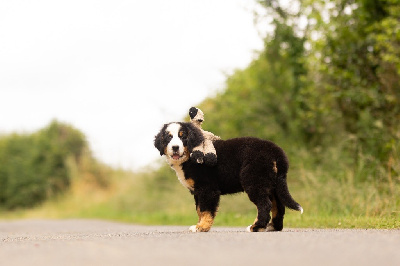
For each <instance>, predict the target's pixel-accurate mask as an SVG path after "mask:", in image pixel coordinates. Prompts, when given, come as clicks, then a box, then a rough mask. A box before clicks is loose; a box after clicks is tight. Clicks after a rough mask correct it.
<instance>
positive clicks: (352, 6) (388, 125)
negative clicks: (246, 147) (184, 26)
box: [200, 0, 400, 216]
mask: <svg viewBox="0 0 400 266" xmlns="http://www.w3.org/2000/svg"><path fill="white" fill-rule="evenodd" d="M291 2H292V4H291V5H290V7H289V8H285V7H284V6H282V5H280V2H279V1H260V3H261V4H262V5H263V6H264V7H265V8H266V9H267V13H268V16H269V17H272V18H273V22H272V23H273V25H274V32H273V33H272V34H269V35H268V36H267V37H266V39H265V48H264V50H263V51H261V52H260V53H259V54H258V56H257V57H256V59H255V60H253V62H252V63H251V64H250V65H249V66H248V67H247V68H245V69H243V70H237V71H235V73H234V74H233V75H232V76H229V77H228V79H227V82H226V86H225V88H224V89H223V90H222V91H221V92H220V93H219V94H217V95H216V96H215V97H213V98H209V99H206V100H205V101H204V102H203V103H202V104H201V106H200V108H201V109H203V111H204V113H205V114H206V121H205V124H204V127H205V128H206V130H210V131H212V132H214V133H216V134H217V135H220V136H221V137H222V138H231V137H237V136H244V135H252V136H257V137H261V138H267V139H270V140H273V141H275V142H277V143H278V144H279V145H280V146H282V147H283V148H284V149H285V150H286V152H287V153H288V154H289V158H290V161H291V165H292V166H291V173H290V176H294V177H297V178H295V179H294V180H292V181H291V179H290V178H289V183H290V182H294V191H295V193H294V194H295V195H296V193H300V195H302V193H303V192H302V191H303V190H305V192H304V193H306V195H307V196H309V197H313V198H312V199H310V198H307V197H306V196H304V197H302V196H300V199H298V200H299V202H305V205H306V206H305V209H307V207H308V208H309V209H310V210H311V211H312V212H315V213H319V214H321V215H323V214H325V215H344V214H346V215H350V214H353V215H373V216H376V215H377V216H380V215H389V216H390V215H393V214H395V215H396V214H397V213H398V208H399V206H400V202H399V200H398V198H399V183H400V176H399V175H400V168H399V165H400V156H399V149H400V123H398V121H400V76H399V73H400V61H399V60H400V59H399V58H400V19H399V18H400V8H399V6H400V5H399V4H400V1H398V0H397V1H396V0H390V1H374V0H352V1H347V0H334V1H320V0H308V1H291ZM293 3H295V4H293ZM296 3H297V5H296ZM293 6H298V9H296V8H291V7H293ZM301 25H303V26H301ZM300 177H301V178H300ZM289 186H290V184H289ZM338 190H339V191H341V192H338ZM295 198H296V196H295ZM344 199H345V200H344ZM302 200H303V201H302Z"/></svg>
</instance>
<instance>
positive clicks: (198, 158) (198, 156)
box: [190, 151, 204, 164]
mask: <svg viewBox="0 0 400 266" xmlns="http://www.w3.org/2000/svg"><path fill="white" fill-rule="evenodd" d="M190 159H192V161H194V162H196V163H198V164H202V163H203V162H204V153H202V152H201V151H194V152H192V153H191V154H190Z"/></svg>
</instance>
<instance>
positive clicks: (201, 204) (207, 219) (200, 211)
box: [189, 190, 221, 232]
mask: <svg viewBox="0 0 400 266" xmlns="http://www.w3.org/2000/svg"><path fill="white" fill-rule="evenodd" d="M220 194H221V193H220V192H219V191H209V190H206V191H205V190H202V191H200V192H198V193H196V191H195V193H194V200H195V203H196V211H197V215H198V216H199V221H198V223H197V224H196V225H192V226H191V227H190V228H189V230H190V231H191V232H208V231H210V229H211V226H212V225H213V223H214V218H215V216H216V214H217V209H218V205H219V198H220Z"/></svg>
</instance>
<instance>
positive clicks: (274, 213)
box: [267, 197, 278, 232]
mask: <svg viewBox="0 0 400 266" xmlns="http://www.w3.org/2000/svg"><path fill="white" fill-rule="evenodd" d="M271 202H272V208H271V213H272V217H271V221H270V222H269V223H268V225H267V231H268V232H271V231H275V227H274V221H273V219H274V218H275V217H276V216H277V215H278V206H277V205H276V200H275V197H273V198H272V200H271Z"/></svg>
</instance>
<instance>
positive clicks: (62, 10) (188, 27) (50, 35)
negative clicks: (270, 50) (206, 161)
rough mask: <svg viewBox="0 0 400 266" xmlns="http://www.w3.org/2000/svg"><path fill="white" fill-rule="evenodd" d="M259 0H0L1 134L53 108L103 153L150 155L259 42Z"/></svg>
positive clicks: (140, 160) (39, 119)
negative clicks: (173, 124) (165, 129)
mask: <svg viewBox="0 0 400 266" xmlns="http://www.w3.org/2000/svg"><path fill="white" fill-rule="evenodd" d="M254 8H256V4H255V0H203V1H198V0H197V1H194V0H170V1H165V0H152V1H143V0H131V1H119V0H68V1H54V0H42V1H37V0H25V1H22V0H12V1H1V2H0V134H5V133H10V132H32V131H34V130H37V129H39V128H42V127H44V126H46V125H48V124H49V123H50V121H51V120H52V119H54V118H55V119H57V120H59V121H61V122H67V123H70V124H72V125H73V126H75V127H77V128H78V129H80V130H81V131H82V132H83V133H84V134H85V135H86V136H87V138H88V140H89V143H90V145H91V148H92V150H93V151H94V154H95V156H96V157H97V158H99V159H100V160H102V161H103V162H105V163H107V164H110V165H112V166H116V167H123V168H128V169H134V170H135V169H138V168H140V167H142V166H145V165H148V164H150V163H151V162H152V161H154V160H155V159H157V158H158V157H159V153H158V151H157V150H156V149H155V148H154V146H153V139H154V135H155V134H156V133H157V132H158V130H159V129H160V128H161V126H162V125H163V124H164V123H166V122H170V121H179V120H181V119H182V118H183V117H184V116H185V115H186V114H187V112H188V110H189V108H190V107H191V106H194V105H196V104H198V103H200V102H201V101H202V100H203V99H205V98H206V97H207V96H209V95H212V94H213V93H214V92H215V91H217V90H218V89H221V88H223V84H224V81H225V76H224V74H223V73H224V72H227V73H230V72H231V71H232V70H233V69H235V68H244V67H246V66H247V64H248V63H249V62H250V61H251V59H252V58H253V54H254V50H261V49H262V45H263V43H262V40H261V38H260V37H259V35H258V33H257V31H256V28H255V26H254V25H253V14H252V11H253V10H254ZM210 115H212V114H205V117H206V121H205V124H204V127H205V128H207V116H210Z"/></svg>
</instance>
